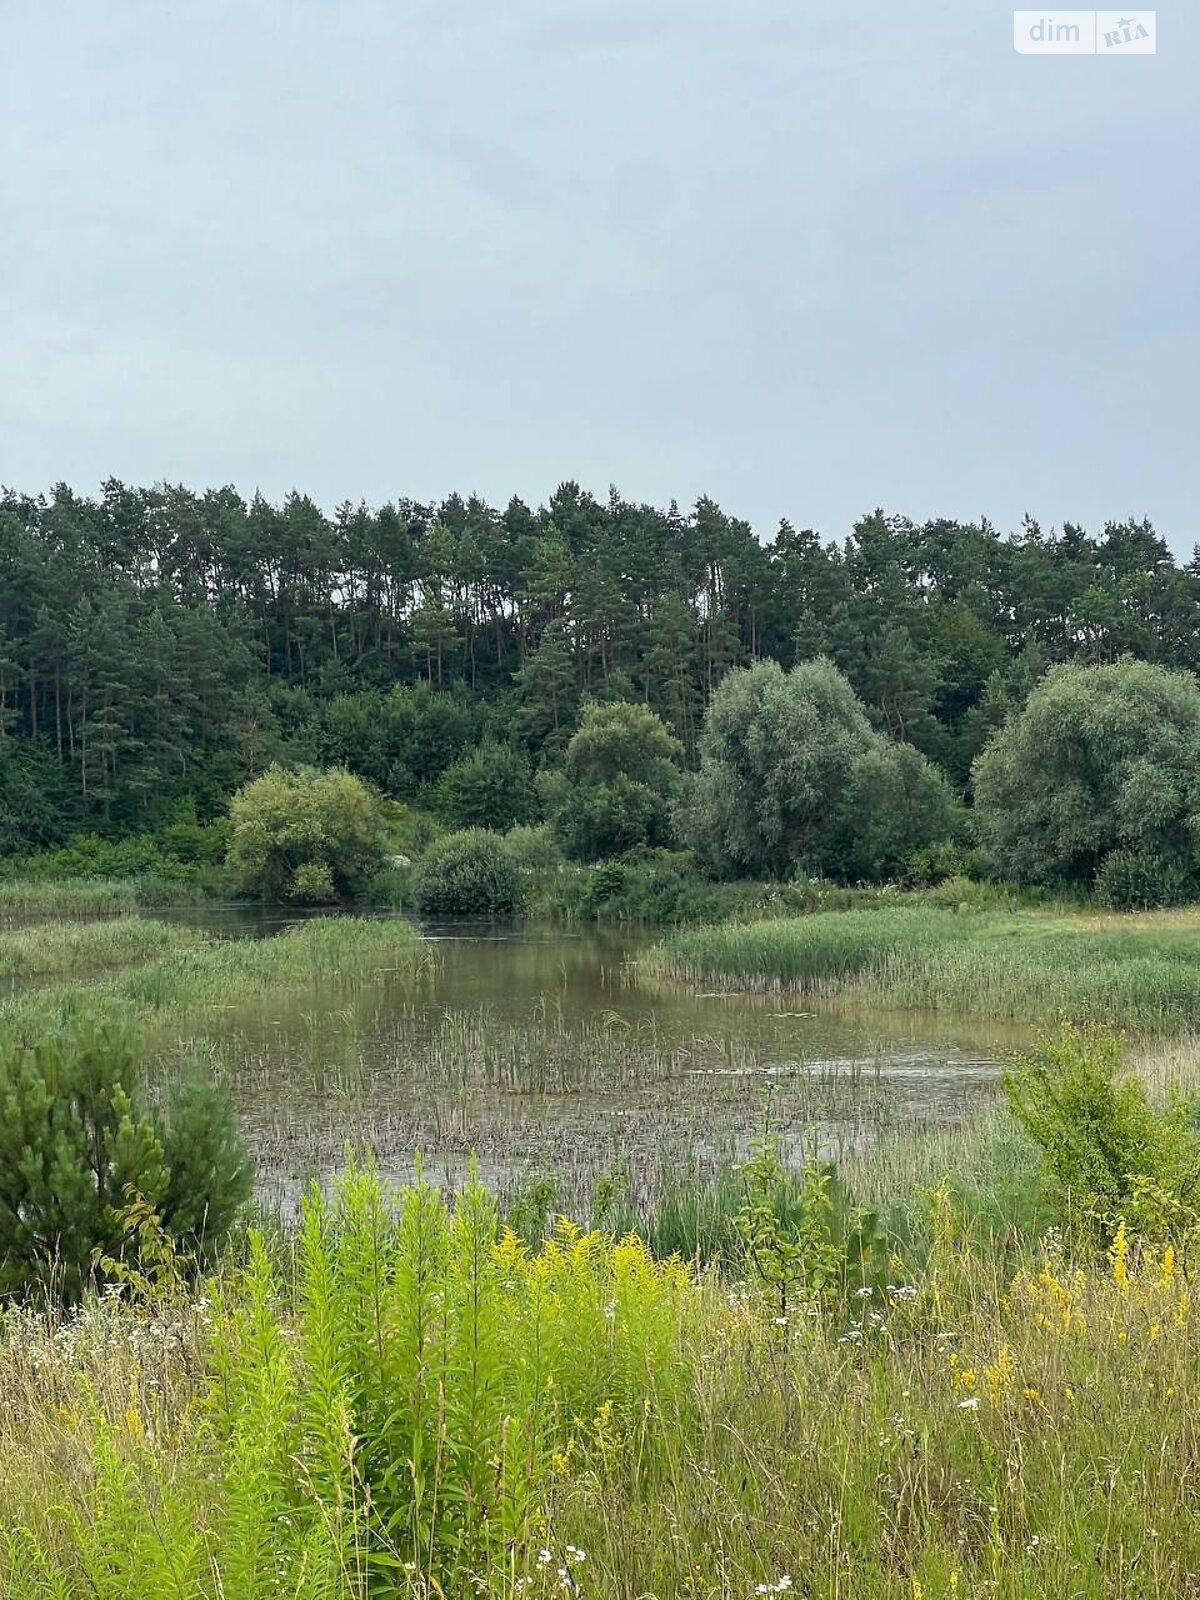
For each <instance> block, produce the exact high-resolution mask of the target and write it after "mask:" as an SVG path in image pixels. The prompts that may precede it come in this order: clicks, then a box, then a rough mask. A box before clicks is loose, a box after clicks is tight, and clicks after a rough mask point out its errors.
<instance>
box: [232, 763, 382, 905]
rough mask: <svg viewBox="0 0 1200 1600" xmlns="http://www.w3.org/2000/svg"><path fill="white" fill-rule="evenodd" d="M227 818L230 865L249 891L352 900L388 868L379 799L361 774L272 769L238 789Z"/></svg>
mask: <svg viewBox="0 0 1200 1600" xmlns="http://www.w3.org/2000/svg"><path fill="white" fill-rule="evenodd" d="M229 817H230V823H231V825H232V834H231V839H230V844H229V858H228V859H229V868H230V871H231V873H232V874H233V877H234V879H235V881H236V882H237V884H238V886H239V888H241V889H242V890H243V891H244V892H245V893H247V894H255V895H261V896H263V897H264V898H265V899H268V900H298V901H304V900H312V899H314V898H315V899H317V900H332V899H335V898H337V897H339V896H340V897H344V898H348V899H353V898H355V897H356V896H357V895H359V894H361V893H362V892H363V891H364V890H365V889H366V887H367V885H368V884H369V882H370V880H371V877H372V875H373V874H374V873H375V872H377V871H378V869H379V868H380V867H381V866H382V865H383V859H384V839H383V830H382V826H381V822H380V816H379V808H378V802H377V800H376V797H375V795H374V794H373V793H372V791H371V790H370V789H369V788H368V787H367V785H366V784H365V783H364V782H363V781H362V779H361V778H356V777H354V776H353V775H352V774H351V773H349V772H346V771H343V770H340V769H337V768H334V769H332V770H330V771H328V772H314V771H311V770H308V769H306V770H304V771H300V772H288V771H286V770H285V769H284V768H282V767H272V768H270V770H269V771H267V772H265V773H264V774H263V775H262V777H261V778H255V779H254V781H253V782H252V783H248V784H246V785H245V787H244V788H242V789H239V790H238V792H237V794H235V795H234V797H233V801H232V803H231V805H230V808H229ZM315 869H323V871H318V870H315Z"/></svg>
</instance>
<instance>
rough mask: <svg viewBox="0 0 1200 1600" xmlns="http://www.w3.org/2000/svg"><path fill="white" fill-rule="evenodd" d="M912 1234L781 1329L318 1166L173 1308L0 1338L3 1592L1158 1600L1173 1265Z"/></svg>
mask: <svg viewBox="0 0 1200 1600" xmlns="http://www.w3.org/2000/svg"><path fill="white" fill-rule="evenodd" d="M929 1230H930V1246H929V1249H928V1251H927V1253H926V1255H925V1257H924V1260H923V1262H922V1264H921V1265H920V1267H919V1268H918V1269H915V1270H914V1269H909V1268H906V1266H905V1265H904V1264H903V1263H902V1262H901V1261H899V1260H894V1261H893V1263H892V1271H891V1274H890V1275H889V1277H888V1280H887V1282H886V1283H884V1284H882V1285H880V1286H878V1287H874V1288H871V1291H870V1292H869V1293H864V1294H862V1295H852V1296H851V1298H850V1300H849V1302H842V1301H836V1300H830V1299H828V1298H826V1297H824V1296H823V1295H821V1294H820V1293H816V1294H814V1295H813V1296H812V1297H811V1298H807V1299H805V1300H804V1301H803V1302H802V1303H798V1304H797V1305H796V1307H795V1315H794V1316H791V1317H789V1318H786V1319H783V1320H781V1319H780V1318H779V1316H778V1315H777V1314H776V1311H775V1308H774V1306H773V1305H768V1304H767V1303H766V1301H765V1299H764V1298H762V1297H760V1295H759V1293H758V1291H757V1290H756V1289H755V1288H754V1287H753V1286H752V1285H750V1284H746V1285H741V1286H739V1287H737V1288H736V1289H733V1290H731V1289H730V1288H729V1287H727V1286H726V1285H725V1284H723V1283H722V1282H721V1281H720V1280H718V1279H716V1278H714V1277H711V1276H705V1275H697V1274H696V1273H694V1272H692V1271H689V1270H687V1269H685V1268H684V1267H682V1266H681V1265H680V1264H679V1263H678V1262H668V1263H658V1264H656V1263H655V1262H654V1260H653V1259H652V1258H651V1256H650V1255H649V1253H648V1252H647V1251H646V1250H645V1248H644V1247H643V1246H641V1245H639V1244H638V1243H637V1242H636V1241H635V1240H632V1239H631V1240H626V1241H624V1242H621V1241H617V1240H615V1239H613V1238H612V1237H611V1236H607V1235H602V1234H588V1233H584V1232H582V1231H581V1230H579V1229H577V1228H573V1227H571V1226H569V1225H561V1226H560V1227H559V1228H558V1230H557V1231H556V1233H555V1236H554V1237H553V1238H552V1239H551V1240H550V1241H549V1242H547V1243H546V1244H545V1245H544V1246H543V1247H542V1248H540V1249H538V1250H533V1251H531V1250H530V1249H529V1248H527V1247H526V1246H524V1245H522V1244H521V1243H520V1242H519V1241H518V1240H517V1239H516V1238H515V1237H514V1236H512V1235H509V1234H505V1233H504V1232H503V1231H502V1230H501V1229H500V1227H499V1225H498V1222H497V1214H496V1207H495V1203H494V1201H493V1200H492V1198H491V1197H490V1196H489V1195H488V1194H487V1192H486V1191H484V1190H483V1189H481V1188H480V1187H479V1186H478V1185H476V1184H469V1185H468V1186H467V1187H466V1188H465V1189H464V1190H463V1191H462V1192H461V1193H460V1195H459V1196H458V1197H457V1199H456V1200H455V1201H454V1203H453V1204H448V1203H447V1202H446V1201H445V1200H443V1199H442V1198H441V1197H440V1196H439V1195H438V1194H436V1193H435V1192H434V1191H433V1190H431V1189H429V1188H428V1187H426V1186H424V1185H416V1186H412V1187H409V1188H407V1189H405V1190H403V1191H401V1192H399V1193H392V1192H390V1191H388V1190H387V1189H386V1188H385V1187H383V1186H382V1185H381V1184H380V1183H379V1182H378V1180H376V1179H375V1178H374V1177H373V1176H372V1175H371V1174H370V1173H368V1172H362V1171H359V1172H352V1173H350V1174H348V1175H347V1176H346V1177H345V1178H344V1179H343V1180H342V1182H341V1183H340V1185H339V1186H338V1188H337V1189H336V1190H335V1192H334V1194H333V1195H332V1196H331V1198H330V1199H329V1200H327V1201H321V1200H318V1199H315V1198H314V1199H311V1200H310V1201H309V1202H308V1205H307V1207H306V1212H305V1216H304V1220H303V1225H302V1228H301V1231H300V1235H299V1238H298V1240H297V1241H296V1243H295V1247H294V1251H293V1252H292V1253H290V1254H285V1255H283V1256H282V1257H280V1256H274V1257H273V1256H272V1255H270V1254H268V1252H267V1250H266V1249H265V1248H264V1246H263V1245H262V1243H261V1242H257V1243H254V1244H253V1245H252V1248H251V1250H250V1254H249V1257H248V1261H247V1263H246V1265H245V1267H244V1268H243V1269H242V1270H240V1271H236V1272H235V1271H232V1270H230V1271H228V1272H227V1273H226V1275H225V1277H224V1278H223V1280H221V1281H220V1282H218V1283H216V1284H214V1285H211V1286H210V1287H209V1289H208V1291H207V1294H206V1296H205V1298H204V1299H203V1300H201V1301H199V1302H187V1301H181V1302H176V1301H171V1300H169V1301H168V1302H167V1303H166V1304H163V1303H154V1304H149V1305H146V1306H141V1307H139V1306H137V1305H132V1304H123V1303H121V1302H118V1301H109V1302H107V1303H102V1304H99V1305H97V1304H92V1305H90V1306H88V1307H87V1308H85V1310H84V1311H83V1312H82V1313H81V1314H80V1316H79V1317H78V1318H76V1319H73V1320H71V1321H69V1322H65V1323H60V1324H54V1323H52V1322H46V1321H45V1320H43V1319H40V1318H36V1317H33V1316H29V1315H19V1316H11V1317H10V1318H9V1320H8V1322H7V1323H6V1325H5V1327H4V1331H3V1336H2V1337H0V1395H2V1396H3V1399H4V1402H5V1404H4V1406H3V1407H0V1529H3V1530H4V1531H3V1533H2V1534H0V1592H3V1593H4V1594H5V1595H6V1596H7V1597H10V1600H35V1597H36V1600H46V1597H49V1596H57V1597H74V1596H80V1597H82V1596H85V1595H86V1596H93V1597H100V1600H129V1597H130V1596H133V1595H136V1596H138V1600H167V1597H169V1596H170V1597H176V1596H179V1595H188V1596H191V1597H194V1600H209V1597H211V1600H217V1597H233V1596H237V1600H259V1597H262V1600H266V1597H268V1596H270V1597H275V1596H278V1595H291V1596H297V1597H303V1600H310V1597H313V1600H315V1597H327V1596H338V1597H341V1600H367V1597H368V1596H374V1595H382V1594H387V1595H396V1596H405V1597H410V1600H417V1597H422V1600H429V1597H431V1596H437V1595H445V1596H455V1597H458V1596H467V1595H481V1596H489V1597H498V1600H500V1597H502V1600H517V1597H518V1596H534V1597H536V1600H550V1597H551V1596H563V1595H566V1596H575V1595H587V1596H589V1597H595V1600H630V1597H633V1596H639V1597H645V1600H651V1597H658V1600H667V1597H672V1600H674V1597H676V1596H684V1597H690V1600H700V1597H704V1600H744V1597H748V1596H752V1595H755V1594H786V1593H789V1592H790V1593H793V1594H803V1595H806V1596H810V1597H812V1600H851V1597H854V1600H876V1597H886V1600H914V1597H916V1600H950V1597H955V1600H964V1597H967V1596H984V1595H986V1596H988V1597H993V1596H1000V1597H1004V1600H1025V1597H1027V1596H1044V1597H1047V1600H1049V1597H1051V1596H1054V1597H1058V1596H1063V1595H1072V1596H1078V1597H1083V1600H1092V1597H1095V1600H1099V1597H1102V1596H1103V1597H1116V1596H1145V1597H1147V1600H1149V1597H1150V1596H1159V1595H1176V1594H1178V1595H1185V1594H1188V1593H1190V1592H1192V1588H1193V1587H1194V1585H1193V1577H1194V1573H1195V1571H1196V1569H1197V1565H1198V1564H1200V1516H1198V1515H1197V1513H1198V1512H1200V1476H1198V1475H1197V1473H1196V1471H1195V1439H1194V1432H1195V1426H1194V1417H1195V1415H1196V1409H1197V1405H1198V1404H1200V1365H1198V1364H1197V1362H1196V1360H1195V1350H1196V1341H1197V1336H1198V1334H1200V1324H1198V1322H1197V1318H1198V1317H1200V1310H1198V1309H1197V1306H1196V1304H1195V1302H1194V1299H1193V1297H1192V1295H1191V1293H1190V1290H1189V1286H1188V1280H1187V1278H1186V1277H1185V1275H1184V1273H1183V1270H1182V1266H1181V1263H1179V1262H1178V1261H1176V1260H1175V1259H1174V1257H1173V1256H1172V1255H1171V1254H1170V1253H1167V1254H1165V1255H1151V1254H1146V1255H1143V1256H1142V1257H1141V1258H1138V1257H1137V1256H1136V1253H1135V1252H1132V1251H1131V1250H1130V1249H1129V1247H1128V1245H1127V1242H1126V1241H1125V1240H1124V1239H1123V1238H1122V1237H1121V1236H1118V1238H1117V1240H1116V1241H1115V1242H1114V1245H1113V1248H1112V1250H1111V1252H1110V1254H1109V1257H1108V1259H1107V1260H1100V1261H1095V1260H1088V1261H1072V1260H1070V1259H1067V1258H1066V1257H1064V1256H1063V1255H1062V1253H1061V1248H1060V1246H1059V1245H1057V1244H1056V1243H1055V1242H1053V1240H1050V1241H1047V1242H1045V1243H1044V1244H1042V1245H1040V1246H1027V1247H1026V1254H1025V1257H1024V1259H1023V1260H1021V1261H1020V1262H1018V1263H1017V1264H1016V1266H1015V1267H1010V1266H1009V1265H1007V1264H1005V1263H1003V1262H1002V1260H1001V1255H1000V1253H999V1252H998V1251H996V1250H995V1249H991V1248H984V1247H980V1245H979V1244H978V1243H977V1242H976V1240H975V1237H974V1235H973V1233H971V1232H967V1233H964V1232H963V1230H962V1224H961V1220H960V1217H959V1215H958V1213H957V1211H956V1208H955V1206H954V1204H953V1201H952V1200H951V1199H950V1197H949V1196H948V1195H947V1194H946V1192H945V1191H944V1190H940V1191H938V1192H936V1193H935V1194H934V1195H933V1196H931V1199H930V1205H929ZM864 1287H866V1286H864Z"/></svg>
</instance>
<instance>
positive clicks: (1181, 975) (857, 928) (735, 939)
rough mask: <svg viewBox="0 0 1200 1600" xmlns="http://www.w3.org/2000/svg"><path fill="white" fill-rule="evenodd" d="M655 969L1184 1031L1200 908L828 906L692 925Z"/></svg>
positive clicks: (692, 978) (705, 978)
mask: <svg viewBox="0 0 1200 1600" xmlns="http://www.w3.org/2000/svg"><path fill="white" fill-rule="evenodd" d="M645 969H646V971H647V972H648V973H650V974H652V975H657V976H660V977H664V978H670V979H673V980H677V981H680V982H684V983H688V984H693V985H697V986H703V987H706V988H728V989H748V990H776V989H778V990H792V991H795V992H798V993H802V994H808V995H812V996H814V997H820V998H827V999H831V1000H844V1001H847V1002H853V1003H856V1004H859V1003H861V1004H870V1005H875V1006H880V1007H894V1008H905V1009H909V1008H911V1009H924V1010H933V1011H955V1012H960V1013H962V1014H964V1015H976V1016H991V1017H1005V1018H1029V1019H1039V1018H1049V1017H1052V1016H1055V1015H1058V1014H1062V1013H1065V1014H1069V1015H1072V1016H1076V1017H1090V1018H1094V1019H1097V1020H1103V1021H1105V1022H1108V1023H1111V1024H1112V1025H1114V1026H1117V1027H1126V1028H1131V1029H1138V1030H1146V1031H1150V1032H1160V1033H1175V1032H1181V1031H1183V1030H1185V1029H1187V1028H1189V1027H1191V1026H1192V1025H1193V1024H1194V1022H1195V1020H1196V1019H1197V1018H1198V1017H1200V912H1197V911H1194V910H1192V911H1187V912H1176V913H1165V912H1164V913H1151V914H1146V915H1143V916H1123V917H1116V916H1112V917H1107V918H1105V917H1085V916H1073V917H1071V916H1049V915H1036V914H1023V915H997V914H992V913H986V912H985V913H967V914H962V915H960V914H955V913H953V912H950V911H945V910H935V909H931V908H910V907H898V908H896V909H891V910H879V911H874V912H871V913H870V914H866V913H862V912H854V911H850V912H845V913H840V914H836V915H825V914H818V915H815V916H811V917H803V918H790V919H780V920H774V921H769V922H758V923H748V924H745V925H727V926H721V927H702V928H691V929H686V930H682V931H680V932H678V933H675V934H672V935H671V936H670V937H669V938H668V939H666V940H665V941H664V942H663V943H662V944H661V945H660V946H659V947H658V948H657V949H656V950H655V951H653V952H652V953H651V954H650V956H649V957H648V958H647V961H646V963H645Z"/></svg>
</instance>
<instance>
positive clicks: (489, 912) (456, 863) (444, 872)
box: [413, 828, 526, 917]
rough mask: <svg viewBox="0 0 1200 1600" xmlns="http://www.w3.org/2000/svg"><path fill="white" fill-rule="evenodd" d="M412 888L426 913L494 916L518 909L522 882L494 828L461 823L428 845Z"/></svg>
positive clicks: (523, 893)
mask: <svg viewBox="0 0 1200 1600" xmlns="http://www.w3.org/2000/svg"><path fill="white" fill-rule="evenodd" d="M413 893H414V897H415V899H416V903H417V906H418V908H419V909H420V910H421V911H423V912H425V913H427V914H437V915H451V916H486V917H497V916H510V915H511V914H512V913H513V912H516V911H520V910H521V909H522V907H523V906H524V904H525V898H526V885H525V883H524V882H523V880H522V878H521V875H520V873H519V872H518V871H517V868H516V866H515V865H514V863H513V859H512V857H511V856H510V855H509V853H508V851H507V850H506V849H505V845H504V840H503V839H502V838H501V836H500V835H499V834H498V833H489V832H488V831H487V830H486V829H484V828H465V829H463V830H462V831H461V832H459V833H448V834H446V835H445V837H444V838H441V839H438V840H437V841H436V842H435V843H434V844H432V845H431V846H430V847H429V849H428V850H427V851H426V852H425V854H424V855H423V856H422V857H421V859H420V861H419V862H418V863H417V868H416V873H415V878H414V883H413Z"/></svg>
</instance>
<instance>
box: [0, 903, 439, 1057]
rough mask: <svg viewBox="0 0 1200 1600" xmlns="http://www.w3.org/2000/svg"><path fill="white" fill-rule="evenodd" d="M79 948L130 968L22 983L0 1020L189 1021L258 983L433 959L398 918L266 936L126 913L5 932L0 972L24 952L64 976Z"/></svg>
mask: <svg viewBox="0 0 1200 1600" xmlns="http://www.w3.org/2000/svg"><path fill="white" fill-rule="evenodd" d="M72 951H77V952H80V953H81V954H82V955H83V956H84V957H85V958H86V959H85V963H84V964H86V965H88V966H89V967H90V968H91V969H92V970H94V971H96V972H100V971H101V969H102V968H105V967H107V968H113V969H119V968H121V967H123V968H124V970H115V971H109V972H107V973H104V974H103V975H101V976H98V977H97V978H96V979H95V981H93V982H90V983H70V984H60V985H54V986H48V987H39V988H37V989H34V990H31V991H29V992H25V993H23V992H22V991H21V990H20V989H17V990H16V991H15V992H14V993H13V994H12V995H11V996H9V997H8V998H7V999H4V1000H0V1027H3V1026H4V1025H5V1024H9V1025H12V1026H16V1027H18V1028H21V1029H23V1030H24V1031H29V1030H31V1029H36V1027H37V1026H38V1024H39V1023H40V1024H41V1025H42V1026H43V1027H46V1028H50V1027H53V1026H54V1025H55V1024H56V1022H61V1021H62V1020H63V1019H64V1018H66V1017H68V1016H77V1015H79V1014H80V1013H81V1012H83V1011H88V1010H105V1009H110V1008H116V1009H124V1010H127V1011H130V1012H132V1013H133V1015H134V1016H135V1017H137V1018H140V1019H147V1020H148V1019H153V1018H155V1017H157V1016H162V1015H166V1014H170V1015H172V1016H175V1017H179V1018H181V1019H182V1018H185V1017H186V1016H188V1015H189V1014H190V1013H191V1012H193V1011H197V1010H200V1009H203V1008H204V1007H206V1006H217V1005H227V1004H231V1003H232V1002H234V1001H235V1000H237V999H238V998H239V997H241V996H243V995H245V994H247V993H249V992H251V991H253V990H268V989H276V988H279V989H282V988H288V987H298V986H304V985H312V984H315V983H318V982H327V983H330V984H336V983H339V982H348V981H354V980H362V979H365V978H368V977H370V976H372V975H374V974H375V973H377V972H379V971H380V970H381V968H383V967H384V966H385V965H386V964H387V963H400V964H402V965H405V966H407V967H408V968H410V969H411V970H412V971H413V972H414V973H419V972H420V971H422V970H424V969H426V968H428V967H429V966H430V965H431V964H432V962H433V960H434V953H433V951H432V948H431V947H430V946H429V945H428V944H426V943H425V942H424V941H423V940H422V938H421V936H420V934H419V933H418V932H417V930H416V929H415V928H414V927H413V926H412V924H411V923H409V922H407V921H406V920H404V919H403V918H400V917H387V918H361V917H359V918H355V917H314V918H312V919H311V920H309V921H306V922H302V923H298V924H296V925H295V926H293V927H290V928H285V929H284V930H283V931H282V932H280V933H278V934H276V935H274V936H273V937H271V938H266V939H217V938H211V937H207V936H205V935H202V934H199V933H197V932H195V931H194V930H192V929H188V928H180V927H174V926H172V925H170V924H167V923H162V922H155V921H143V920H141V919H128V918H126V919H119V920H117V921H101V922H97V923H94V924H91V925H88V924H84V925H82V926H81V925H80V924H64V923H52V924H49V925H44V924H43V925H38V926H35V927H33V928H30V929H26V930H22V931H21V932H20V933H0V974H2V973H3V972H4V970H5V968H4V963H5V960H6V957H7V958H8V959H10V960H11V961H12V962H14V963H15V962H16V960H17V958H18V952H19V953H20V954H21V956H22V958H23V959H24V961H25V962H26V963H27V966H26V968H25V971H26V972H34V971H39V970H40V971H42V972H44V973H54V974H55V975H61V974H62V973H63V972H64V971H65V970H66V969H67V963H66V962H65V960H64V957H66V956H67V955H68V953H70V952H72ZM60 963H61V964H60ZM71 964H72V965H74V963H71ZM10 970H11V969H10Z"/></svg>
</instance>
